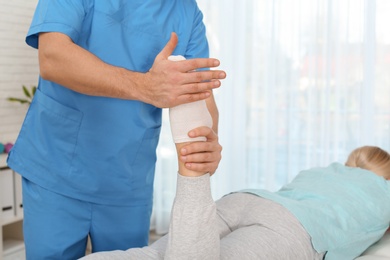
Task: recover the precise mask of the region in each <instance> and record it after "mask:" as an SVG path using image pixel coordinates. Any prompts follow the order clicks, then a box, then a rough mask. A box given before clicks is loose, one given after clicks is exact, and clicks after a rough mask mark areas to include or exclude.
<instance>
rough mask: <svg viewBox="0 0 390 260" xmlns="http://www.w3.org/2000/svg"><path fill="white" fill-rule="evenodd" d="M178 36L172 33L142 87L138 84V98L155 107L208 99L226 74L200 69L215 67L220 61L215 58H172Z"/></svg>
mask: <svg viewBox="0 0 390 260" xmlns="http://www.w3.org/2000/svg"><path fill="white" fill-rule="evenodd" d="M177 43H178V38H177V35H176V34H175V33H172V35H171V39H170V40H169V42H168V43H167V44H166V46H165V47H164V49H163V50H162V51H161V52H160V53H159V54H158V55H157V57H156V58H155V60H154V63H153V66H152V68H151V69H150V70H149V72H147V73H145V75H144V77H143V79H142V82H140V84H141V85H142V87H139V88H137V92H138V95H139V97H138V99H139V100H142V101H144V102H145V103H149V104H152V105H154V106H156V107H160V108H166V107H173V106H177V105H180V104H184V103H189V102H193V101H198V100H202V99H206V98H208V97H210V96H211V91H212V89H215V88H218V87H220V85H221V82H220V79H224V78H225V77H226V73H225V72H224V71H222V70H201V71H196V70H198V69H201V68H214V67H217V66H219V64H220V62H219V60H217V59H213V58H199V59H190V60H183V61H170V60H168V57H169V56H170V55H171V54H172V52H173V51H174V49H175V48H176V45H177Z"/></svg>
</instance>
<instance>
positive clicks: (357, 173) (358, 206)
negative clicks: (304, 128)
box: [243, 163, 390, 260]
mask: <svg viewBox="0 0 390 260" xmlns="http://www.w3.org/2000/svg"><path fill="white" fill-rule="evenodd" d="M243 192H249V193H253V194H256V195H258V196H261V197H264V198H267V199H270V200H273V201H275V202H277V203H279V204H281V205H283V206H284V207H286V208H287V209H288V210H289V211H290V212H291V213H293V214H294V215H295V217H296V218H297V219H298V220H299V221H300V223H301V224H302V226H303V227H304V228H305V229H306V231H307V232H308V233H309V235H310V236H311V238H312V243H313V246H314V248H315V249H316V250H317V252H319V253H322V252H327V254H326V257H325V259H329V260H349V259H354V258H356V257H357V256H359V255H360V254H361V253H362V252H363V251H364V250H365V249H366V248H368V247H369V246H370V245H371V244H373V243H374V242H376V241H377V240H379V239H380V238H381V237H382V236H383V234H384V233H385V231H386V230H387V228H388V227H389V222H390V184H389V182H388V181H386V180H385V179H384V178H383V177H379V176H377V175H375V174H374V173H372V172H370V171H367V170H363V169H360V168H351V167H346V166H344V165H342V164H339V163H333V164H331V165H329V166H328V167H326V168H314V169H310V170H306V171H302V172H301V173H300V174H298V175H297V176H296V178H295V179H294V180H293V181H292V182H291V183H290V184H287V185H285V186H284V187H283V188H282V189H280V190H279V191H278V192H275V193H272V192H268V191H265V190H245V191H243Z"/></svg>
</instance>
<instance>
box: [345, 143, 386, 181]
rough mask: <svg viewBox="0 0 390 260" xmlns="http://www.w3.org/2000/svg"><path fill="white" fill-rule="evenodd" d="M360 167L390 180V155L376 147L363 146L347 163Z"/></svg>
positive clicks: (353, 153)
mask: <svg viewBox="0 0 390 260" xmlns="http://www.w3.org/2000/svg"><path fill="white" fill-rule="evenodd" d="M345 165H346V166H349V167H359V168H362V169H366V170H369V171H372V172H374V173H376V174H377V175H379V176H383V177H384V178H385V179H387V180H390V154H389V153H388V152H386V151H384V150H382V149H381V148H379V147H376V146H362V147H359V148H357V149H355V150H353V151H352V152H351V154H350V155H349V157H348V160H347V161H346V163H345Z"/></svg>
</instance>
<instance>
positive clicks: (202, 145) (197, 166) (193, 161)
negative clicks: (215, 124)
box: [179, 126, 222, 175]
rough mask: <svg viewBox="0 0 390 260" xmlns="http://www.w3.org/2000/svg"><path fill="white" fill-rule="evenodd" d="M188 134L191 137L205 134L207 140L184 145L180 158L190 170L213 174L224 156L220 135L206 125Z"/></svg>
mask: <svg viewBox="0 0 390 260" xmlns="http://www.w3.org/2000/svg"><path fill="white" fill-rule="evenodd" d="M188 135H189V136H190V137H198V136H205V137H206V138H207V141H206V142H193V143H190V144H188V145H185V146H184V147H182V148H181V149H180V157H179V160H180V161H182V162H183V163H184V164H185V167H186V168H188V169H190V170H193V171H197V172H209V173H210V175H213V174H214V173H215V171H216V170H217V168H218V165H219V162H220V161H221V158H222V156H221V152H222V146H221V145H220V144H219V142H218V135H217V134H216V133H215V132H214V131H213V130H212V129H211V128H209V127H206V126H202V127H198V128H195V129H193V130H191V131H190V132H189V134H188Z"/></svg>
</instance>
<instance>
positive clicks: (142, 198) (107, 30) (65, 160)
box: [8, 0, 209, 205]
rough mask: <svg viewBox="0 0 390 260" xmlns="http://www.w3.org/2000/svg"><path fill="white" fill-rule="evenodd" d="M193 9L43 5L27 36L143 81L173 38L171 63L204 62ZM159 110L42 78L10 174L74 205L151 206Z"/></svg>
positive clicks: (139, 3)
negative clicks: (59, 40) (48, 37)
mask: <svg viewBox="0 0 390 260" xmlns="http://www.w3.org/2000/svg"><path fill="white" fill-rule="evenodd" d="M202 20H203V15H202V13H201V11H200V10H199V9H198V6H197V4H196V1H194V0H169V1H166V0H163V1H162V0H133V1H129V0H103V1H99V0H67V1H64V0H59V1H52V0H40V1H39V3H38V6H37V9H36V11H35V15H34V18H33V21H32V24H31V27H30V30H29V32H28V34H27V38H26V42H27V44H28V45H30V46H32V47H34V48H38V34H39V33H41V32H60V33H64V34H66V35H68V36H69V37H70V38H71V39H72V40H73V42H75V43H76V44H78V45H79V46H81V47H82V48H84V49H86V50H88V51H90V52H91V53H93V54H94V55H96V56H97V57H99V58H100V59H101V60H103V61H104V62H106V63H109V64H112V65H115V66H119V67H123V68H126V69H128V70H132V71H137V72H147V71H148V70H149V69H150V68H151V66H152V64H153V61H154V59H155V57H156V55H157V54H158V53H159V52H160V51H161V50H162V48H163V47H164V46H165V44H166V43H167V42H168V40H169V38H170V35H171V32H176V33H177V34H178V37H179V44H178V46H177V47H176V49H175V52H174V54H175V55H183V56H185V57H186V58H187V59H191V58H194V57H208V55H209V53H208V43H207V40H206V36H205V26H204V24H203V21H202ZM160 128H161V109H159V108H156V107H154V106H152V105H149V104H145V103H143V102H139V101H134V100H121V99H115V98H105V97H94V96H88V95H83V94H80V93H77V92H74V91H72V90H70V89H68V88H66V87H63V86H61V85H58V84H56V83H53V82H50V81H46V80H44V79H42V78H39V85H38V90H37V92H36V94H35V96H34V100H33V102H32V104H31V105H30V108H29V110H28V112H27V115H26V118H25V121H24V123H23V126H22V128H21V131H20V134H19V136H18V139H17V141H16V143H15V145H14V147H13V149H12V151H11V153H10V154H9V157H8V165H9V166H10V167H11V168H12V169H14V170H15V171H16V172H18V173H20V174H21V175H22V176H24V177H26V178H27V179H29V180H30V181H32V182H34V183H36V184H38V185H40V186H42V187H44V188H46V189H49V190H52V191H55V192H58V193H60V194H63V195H66V196H70V197H72V198H76V199H81V200H84V201H90V202H94V203H99V204H109V205H145V204H150V203H152V193H153V180H154V170H155V161H156V146H157V143H158V139H159V134H160Z"/></svg>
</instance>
